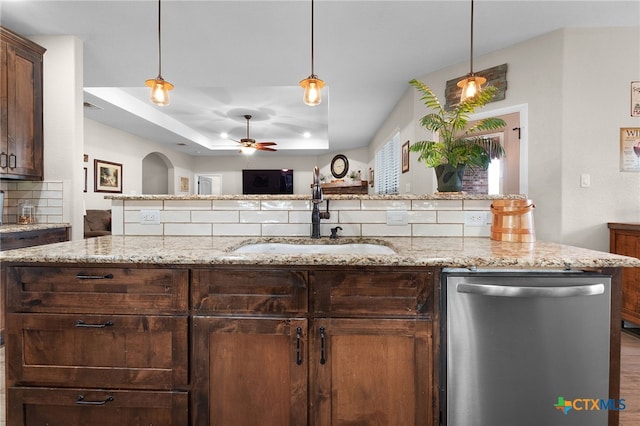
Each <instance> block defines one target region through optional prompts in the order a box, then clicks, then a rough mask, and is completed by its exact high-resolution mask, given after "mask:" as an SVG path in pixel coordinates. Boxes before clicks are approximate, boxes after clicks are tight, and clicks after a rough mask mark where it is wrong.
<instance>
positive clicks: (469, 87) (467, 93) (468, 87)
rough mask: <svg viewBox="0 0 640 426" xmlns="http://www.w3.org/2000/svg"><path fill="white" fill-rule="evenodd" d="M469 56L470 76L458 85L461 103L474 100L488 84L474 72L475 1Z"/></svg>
mask: <svg viewBox="0 0 640 426" xmlns="http://www.w3.org/2000/svg"><path fill="white" fill-rule="evenodd" d="M469 56H470V59H469V63H470V65H469V66H470V68H469V74H467V76H466V77H465V78H464V79H463V80H460V81H459V82H458V84H457V86H458V87H460V88H462V93H461V94H460V102H463V101H464V100H465V99H467V98H472V97H474V96H475V95H476V94H478V93H480V91H481V90H482V85H483V84H484V83H486V82H487V79H486V78H484V77H481V76H479V75H476V74H475V73H474V72H473V0H471V48H470V55H469Z"/></svg>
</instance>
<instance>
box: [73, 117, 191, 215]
mask: <svg viewBox="0 0 640 426" xmlns="http://www.w3.org/2000/svg"><path fill="white" fill-rule="evenodd" d="M151 152H159V153H161V154H163V155H165V156H166V157H167V158H168V159H169V160H170V161H171V164H172V165H173V168H174V170H173V175H172V174H171V172H170V173H169V176H170V179H172V180H173V182H171V183H173V186H172V185H171V183H170V185H169V192H170V193H172V194H173V193H176V194H177V193H179V192H178V190H179V189H180V182H179V181H180V177H181V176H185V177H189V178H190V179H192V178H193V176H192V170H193V164H194V161H195V159H194V158H193V157H191V156H189V155H187V154H182V153H179V152H177V151H173V150H170V149H168V148H165V147H163V146H161V145H159V144H156V143H154V142H152V141H149V140H146V139H143V138H140V137H138V136H135V135H132V134H130V133H126V132H123V131H121V130H118V129H115V128H113V127H110V126H106V125H104V124H102V123H98V122H97V121H94V120H90V119H88V118H85V120H84V153H85V154H88V156H89V161H88V162H87V163H84V167H87V169H88V182H87V192H86V193H85V194H84V199H85V202H86V207H87V209H108V208H111V200H105V199H104V196H105V195H108V194H105V193H102V192H94V191H93V189H94V173H95V171H94V168H93V161H94V160H95V159H98V160H104V161H110V162H112V163H120V164H122V193H123V194H141V193H142V159H143V158H144V157H146V156H147V154H149V153H151ZM80 158H82V157H80Z"/></svg>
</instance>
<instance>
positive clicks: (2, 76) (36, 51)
mask: <svg viewBox="0 0 640 426" xmlns="http://www.w3.org/2000/svg"><path fill="white" fill-rule="evenodd" d="M45 50H46V49H44V48H43V47H41V46H38V45H37V44H35V43H33V42H32V41H30V40H27V39H25V38H23V37H20V36H19V35H17V34H15V33H13V32H11V31H9V30H7V29H6V28H3V27H0V61H1V63H0V178H5V179H22V180H43V178H44V173H43V135H42V134H43V126H42V124H43V120H42V56H43V54H44V52H45Z"/></svg>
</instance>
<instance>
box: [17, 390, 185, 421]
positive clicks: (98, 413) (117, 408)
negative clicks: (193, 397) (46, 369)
mask: <svg viewBox="0 0 640 426" xmlns="http://www.w3.org/2000/svg"><path fill="white" fill-rule="evenodd" d="M188 406H189V404H188V395H187V393H186V392H144V391H121V390H117V391H115V390H114V391H105V390H96V389H55V388H54V389H42V388H15V387H10V388H9V389H8V390H7V425H15V426H22V425H51V426H85V425H101V426H133V425H136V426H137V425H173V426H187V425H188V424H189V413H188Z"/></svg>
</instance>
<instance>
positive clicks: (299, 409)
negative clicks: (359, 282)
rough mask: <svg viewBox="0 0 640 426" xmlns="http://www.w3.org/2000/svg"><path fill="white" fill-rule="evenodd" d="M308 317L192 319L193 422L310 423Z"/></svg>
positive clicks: (221, 425)
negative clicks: (308, 421) (308, 402)
mask: <svg viewBox="0 0 640 426" xmlns="http://www.w3.org/2000/svg"><path fill="white" fill-rule="evenodd" d="M307 341H308V339H307V320H306V319H289V318H273V317H271V318H269V317H266V318H258V317H243V318H239V317H207V316H196V317H194V318H193V339H192V350H191V366H192V369H191V377H192V388H191V389H192V425H193V426H207V425H210V426H230V425H233V426H255V425H260V426H288V425H291V426H306V425H307V372H308V370H307Z"/></svg>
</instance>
